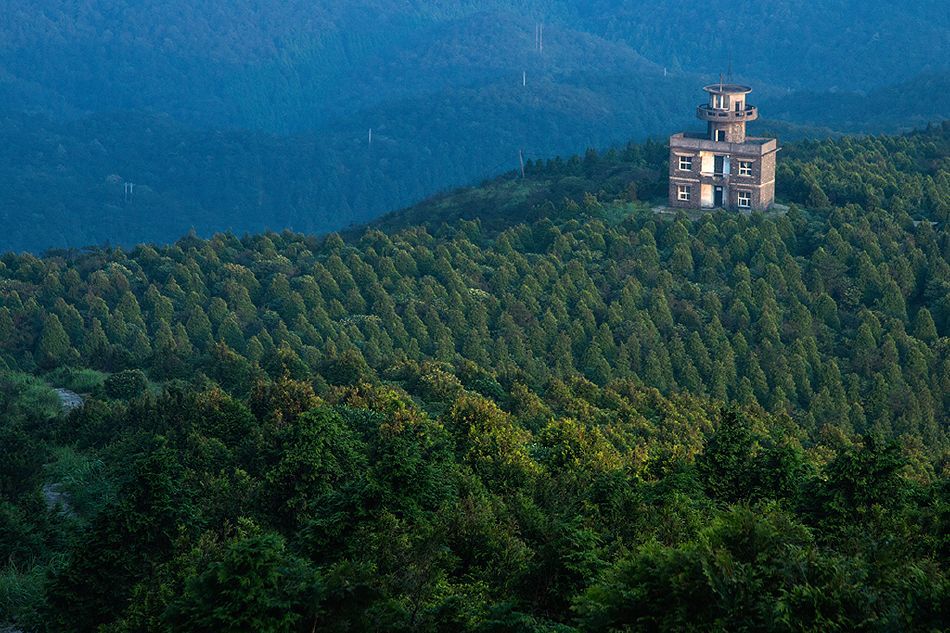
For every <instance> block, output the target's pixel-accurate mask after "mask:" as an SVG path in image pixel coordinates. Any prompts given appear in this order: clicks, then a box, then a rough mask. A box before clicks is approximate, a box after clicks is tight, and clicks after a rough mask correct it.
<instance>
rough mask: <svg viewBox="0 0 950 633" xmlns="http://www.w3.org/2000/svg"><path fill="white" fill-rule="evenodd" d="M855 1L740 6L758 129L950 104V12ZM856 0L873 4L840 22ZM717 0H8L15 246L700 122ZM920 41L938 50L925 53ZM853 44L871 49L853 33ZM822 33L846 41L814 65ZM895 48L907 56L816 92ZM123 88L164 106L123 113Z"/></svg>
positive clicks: (386, 203) (233, 215)
mask: <svg viewBox="0 0 950 633" xmlns="http://www.w3.org/2000/svg"><path fill="white" fill-rule="evenodd" d="M542 4H543V5H544V6H543V7H542ZM844 4H845V5H847V6H844V7H837V8H836V9H834V10H831V9H828V8H820V7H804V8H803V7H800V6H799V3H797V2H782V3H773V4H772V5H770V7H771V9H770V10H771V11H773V12H774V14H775V15H779V16H783V19H782V20H766V19H765V17H766V16H765V15H764V14H763V13H762V10H761V9H760V8H758V6H757V5H755V6H753V5H751V4H748V5H747V4H745V3H740V4H738V5H735V6H733V7H732V8H731V11H733V12H734V14H735V15H736V20H735V22H734V24H733V23H730V25H729V26H728V28H729V29H739V31H741V32H742V33H744V35H743V36H742V38H740V39H739V40H737V41H739V42H741V45H742V46H743V47H754V48H755V49H756V50H757V51H758V53H757V54H756V55H754V56H751V57H748V58H747V59H745V60H742V59H735V60H734V64H733V67H734V70H735V71H736V78H737V79H741V80H745V81H749V82H751V83H753V84H754V86H755V89H756V92H755V93H754V97H755V100H756V102H757V103H759V104H760V105H761V107H762V108H761V111H762V113H763V115H764V116H765V117H767V118H768V119H769V122H767V123H766V124H764V125H762V126H760V129H762V130H769V131H774V132H777V133H778V134H780V135H781V136H782V138H783V139H786V140H788V139H790V138H797V137H802V136H827V135H834V134H836V133H840V132H842V131H847V132H881V131H895V130H905V129H908V128H910V127H913V126H918V125H923V124H925V123H926V122H928V121H932V120H942V119H944V118H947V117H950V109H948V108H950V102H948V101H947V99H946V98H945V95H946V83H947V77H948V76H950V75H948V73H947V71H946V70H944V71H940V70H936V71H934V72H929V73H927V74H924V75H918V79H916V80H908V79H907V76H909V75H910V73H920V72H922V71H925V70H926V69H928V68H932V67H934V66H935V65H939V64H940V63H941V62H940V60H941V59H943V58H946V56H945V55H944V56H941V55H939V54H937V53H939V52H940V51H941V50H943V49H944V48H945V44H942V43H941V41H940V38H939V36H938V35H939V33H941V32H942V31H940V28H941V25H942V24H943V20H945V18H944V16H942V15H935V14H936V13H939V12H938V11H935V10H934V9H935V8H934V7H932V6H930V5H928V4H927V3H914V4H913V5H912V7H910V8H907V7H904V8H901V9H896V10H895V12H894V13H893V17H892V19H891V22H892V23H889V25H888V28H889V29H891V30H890V31H889V32H892V33H895V34H898V33H903V34H904V35H903V37H904V42H910V41H913V42H915V47H908V46H906V45H905V44H904V43H899V42H895V41H894V40H890V39H883V40H882V39H880V38H879V39H878V40H873V41H872V40H871V39H868V38H867V37H865V36H866V32H865V31H866V30H867V29H870V28H872V27H874V26H875V25H877V26H881V25H882V24H883V21H884V16H882V15H879V13H878V12H875V11H874V10H872V9H870V8H866V7H864V8H862V7H857V6H856V5H857V3H853V2H850V1H849V2H846V3H844ZM852 5H855V6H852ZM852 9H853V10H854V13H853V15H854V16H861V17H862V20H863V21H862V23H861V27H860V28H855V29H848V28H839V29H838V31H837V36H836V39H834V40H833V41H832V40H829V39H828V38H826V37H824V35H823V33H824V30H825V29H826V28H830V27H829V26H828V25H834V24H837V25H839V26H841V23H842V20H846V19H848V18H847V17H846V16H847V15H848V13H847V12H848V11H851V10H852ZM703 11H705V9H703ZM703 11H700V9H698V8H696V7H693V6H692V5H686V4H682V3H678V2H674V3H664V4H662V5H659V6H652V5H651V6H647V5H646V4H644V3H640V2H616V1H615V2H595V3H592V4H591V3H583V4H582V3H579V2H563V1H562V2H554V3H540V2H530V1H526V2H512V1H501V0H496V1H492V2H479V3H476V2H459V1H446V2H438V3H432V2H394V1H393V0H376V1H374V2H370V1H367V0H358V1H356V2H347V3H329V2H322V3H316V4H313V3H309V2H302V1H292V2H282V3H270V2H258V1H252V0H240V1H239V2H222V1H211V2H197V1H196V0H187V1H186V0H179V1H177V2H166V3H159V2H145V3H142V2H118V3H111V2H110V3H106V2H102V1H99V0H85V1H83V2H79V1H76V0H71V1H68V2H52V1H51V0H40V1H38V2H24V1H22V0H13V1H12V2H11V3H10V7H9V10H8V11H7V13H6V14H5V16H4V17H5V19H4V20H0V104H2V106H0V107H2V108H3V109H4V110H7V111H10V112H11V113H12V114H11V116H10V117H7V118H6V119H4V120H3V121H2V122H0V140H3V141H4V145H5V147H4V149H3V150H0V151H2V152H5V155H6V159H7V160H6V163H5V165H6V166H5V167H4V178H5V182H6V183H9V184H8V185H7V186H6V187H4V188H3V190H2V191H0V210H2V211H0V213H2V214H3V217H4V219H5V220H6V221H7V222H8V223H9V224H10V225H11V226H12V227H13V228H12V229H11V230H9V231H7V232H6V233H5V234H4V235H2V236H0V250H3V249H22V248H28V249H34V250H42V249H43V248H47V247H67V246H83V245H87V244H90V243H100V242H103V241H106V240H108V241H111V242H113V243H123V244H126V243H134V242H140V241H168V240H173V239H175V238H177V237H178V236H179V235H181V234H182V233H183V232H185V231H187V230H188V229H189V228H191V227H195V228H196V229H197V230H198V231H199V232H201V233H203V234H207V233H210V232H213V231H215V230H222V229H233V230H235V231H238V232H243V231H259V230H263V229H264V228H275V229H279V228H285V227H288V228H294V229H296V230H301V231H324V230H329V229H335V228H340V227H345V226H347V225H350V224H352V223H359V222H364V221H366V220H368V219H371V218H373V217H376V216H378V215H379V214H381V213H384V212H386V211H389V210H391V209H394V208H399V207H402V206H405V205H408V204H411V203H413V202H415V201H418V200H421V199H423V198H424V197H426V196H428V195H431V194H433V193H434V192H438V191H440V190H444V189H446V188H450V187H454V186H458V185H462V184H466V183H471V182H473V181H475V180H478V179H480V178H484V177H488V176H491V175H493V174H497V173H499V172H501V171H505V170H508V169H512V168H515V167H517V165H518V156H519V151H524V153H525V155H526V157H528V158H545V157H551V156H554V155H556V154H570V153H575V152H579V151H583V149H584V148H586V147H601V148H602V147H607V146H611V145H617V144H621V143H624V142H626V141H627V140H629V139H637V140H639V139H644V138H647V137H656V138H664V137H666V136H667V135H668V134H669V133H670V132H671V131H673V130H676V129H680V128H682V127H684V126H688V125H693V124H696V126H698V122H695V121H694V120H693V118H692V112H693V107H694V106H695V104H696V102H697V101H699V100H700V99H701V98H702V93H701V92H700V91H699V87H700V86H701V85H702V84H703V83H704V82H706V81H709V80H712V79H713V78H714V77H715V76H716V75H717V74H718V71H720V70H723V69H725V68H726V67H727V66H728V64H727V63H726V61H727V58H728V55H726V52H724V51H725V49H724V48H722V47H723V46H725V45H724V44H722V45H716V46H718V48H717V47H716V46H713V45H712V44H711V43H710V42H718V41H719V40H721V39H723V38H721V37H719V35H720V34H721V32H722V29H723V28H726V26H722V25H719V23H718V22H716V23H713V22H710V21H707V20H704V19H700V18H701V17H702V16H703V15H704V13H703ZM809 20H811V21H814V22H816V23H820V24H818V25H817V26H816V25H814V24H810V23H809V22H808V21H809ZM540 21H544V22H545V29H544V52H543V54H541V53H540V51H538V50H537V48H536V45H535V37H536V32H535V28H536V25H537V24H538V23H539V22H540ZM755 21H760V22H761V28H760V29H756V30H754V32H753V30H751V29H750V28H749V25H750V24H751V23H753V22H755ZM677 25H680V26H677ZM805 27H807V28H805ZM912 27H916V28H917V31H916V33H917V34H918V36H915V37H917V39H913V38H911V37H910V35H909V34H908V33H909V29H912ZM684 30H686V31H688V33H689V34H690V35H689V36H688V37H686V36H684V34H683V31H684ZM935 33H937V34H938V35H935ZM717 38H718V39H717ZM770 38H771V39H770ZM862 38H863V39H862ZM726 41H732V40H729V39H728V38H726ZM770 42H772V43H770ZM774 42H781V43H782V46H780V47H777V46H774V45H773V44H774ZM862 42H863V43H862ZM674 43H675V44H676V46H673V44H674ZM849 43H850V44H849ZM917 43H919V45H920V46H921V47H924V48H928V49H929V50H930V51H931V52H932V53H933V54H930V55H929V56H927V59H926V60H920V59H918V57H917V52H916V50H917V49H916V44H917ZM849 45H850V46H852V48H853V50H855V51H863V53H864V55H865V57H864V59H861V60H858V59H855V58H853V57H851V56H848V55H841V54H838V53H840V47H842V46H849ZM671 47H672V48H671ZM862 47H863V48H862ZM869 47H870V48H869ZM907 48H914V50H913V51H909V52H905V51H904V49H907ZM674 49H675V50H674ZM744 50H745V49H744ZM823 52H824V53H827V54H833V53H834V54H835V55H836V63H835V64H827V63H826V62H824V61H823V62H822V63H821V64H818V61H817V60H818V58H820V57H821V55H822V54H823ZM816 56H817V57H816ZM868 59H874V63H873V64H869V63H868V61H867V60H868ZM898 61H899V62H900V63H901V64H902V66H901V68H902V69H903V70H902V71H901V72H904V71H906V73H908V75H907V76H903V75H901V74H900V73H897V72H894V73H892V75H893V76H885V75H882V76H880V77H877V78H875V81H873V82H870V85H865V84H864V83H855V82H852V83H848V82H845V83H844V85H846V86H851V87H852V88H853V89H856V88H860V89H861V90H863V91H864V92H861V93H858V92H846V91H839V92H837V93H834V94H831V93H828V92H819V91H820V90H821V89H823V88H825V87H827V86H829V85H835V84H838V83H842V81H841V80H840V78H841V77H852V78H857V77H859V76H861V74H860V73H861V72H863V71H862V70H861V68H868V67H870V68H880V69H886V68H892V69H893V68H895V66H894V64H895V63H897V62H898ZM858 66H860V67H861V68H858ZM807 78H817V79H816V80H815V81H810V80H809V81H808V82H807V85H808V87H809V88H810V89H811V91H810V92H807V93H795V92H793V93H791V94H789V92H788V89H787V86H789V85H791V86H800V85H803V82H800V81H799V80H803V79H807ZM908 81H910V82H911V83H908ZM885 84H887V86H885ZM892 84H894V85H896V87H888V86H890V85H892ZM882 86H883V87H882ZM898 104H899V107H896V106H897V105H898ZM22 111H28V112H40V113H43V114H44V115H45V117H46V118H33V119H23V118H20V116H19V115H17V114H16V112H22ZM128 111H131V112H139V113H141V112H147V113H148V116H141V115H134V116H128V115H126V114H121V115H117V114H116V113H117V112H128ZM150 117H152V118H155V121H154V122H151V121H150ZM149 129H153V131H154V129H160V130H161V133H159V134H156V133H148V130H149ZM370 129H372V130H373V139H374V140H373V145H372V147H370V146H369V130H370ZM209 130H215V131H209ZM246 130H251V131H259V132H267V133H269V134H265V133H260V134H258V133H256V132H253V133H252V132H245V131H246ZM275 134H281V135H283V136H282V137H277V136H274V135H275ZM60 145H62V146H63V149H64V150H65V152H61V151H60V150H59V146H60ZM179 146H181V147H182V149H179ZM196 152H200V153H196ZM112 175H118V176H119V177H120V178H121V179H122V180H123V181H124V180H128V181H131V182H135V183H137V184H138V185H140V187H141V188H140V192H141V193H142V195H140V196H138V197H137V198H136V201H135V204H133V205H131V206H129V205H126V204H125V203H122V204H118V205H117V204H116V193H115V191H114V189H115V187H112V188H110V187H106V186H105V185H104V184H103V183H104V182H105V179H106V178H107V177H110V176H112ZM116 186H118V187H120V188H121V184H119V185H116ZM146 188H147V189H146ZM146 194H147V195H146ZM149 196H151V197H149ZM120 200H121V196H120ZM137 205H145V206H144V208H141V207H139V206H137Z"/></svg>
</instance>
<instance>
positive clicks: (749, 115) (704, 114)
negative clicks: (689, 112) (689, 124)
mask: <svg viewBox="0 0 950 633" xmlns="http://www.w3.org/2000/svg"><path fill="white" fill-rule="evenodd" d="M696 116H697V117H698V118H700V119H702V120H703V121H723V122H726V121H748V120H752V119H756V118H758V116H759V110H758V108H756V107H755V106H750V105H747V106H745V108H743V109H742V110H723V109H719V108H714V107H712V106H711V105H709V104H708V103H704V104H703V105H701V106H699V107H698V108H696Z"/></svg>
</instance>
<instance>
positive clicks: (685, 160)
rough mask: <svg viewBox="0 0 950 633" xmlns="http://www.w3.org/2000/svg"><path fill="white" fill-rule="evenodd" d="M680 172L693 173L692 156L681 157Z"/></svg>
mask: <svg viewBox="0 0 950 633" xmlns="http://www.w3.org/2000/svg"><path fill="white" fill-rule="evenodd" d="M680 170H682V171H692V170H693V157H692V156H680Z"/></svg>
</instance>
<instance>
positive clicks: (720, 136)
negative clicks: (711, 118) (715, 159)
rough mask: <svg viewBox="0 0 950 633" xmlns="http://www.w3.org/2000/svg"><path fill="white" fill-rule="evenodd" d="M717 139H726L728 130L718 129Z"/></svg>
mask: <svg viewBox="0 0 950 633" xmlns="http://www.w3.org/2000/svg"><path fill="white" fill-rule="evenodd" d="M716 140H717V141H724V140H726V131H725V130H716Z"/></svg>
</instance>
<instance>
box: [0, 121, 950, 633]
mask: <svg viewBox="0 0 950 633" xmlns="http://www.w3.org/2000/svg"><path fill="white" fill-rule="evenodd" d="M948 140H950V126H947V125H943V126H939V127H935V128H932V129H929V130H927V131H925V132H921V133H918V134H914V135H910V136H905V137H899V138H867V139H862V140H856V139H842V140H839V141H825V142H815V143H805V144H800V145H795V146H792V147H789V148H788V149H787V153H786V155H785V156H784V157H783V161H782V163H781V173H780V178H781V182H782V187H783V191H782V195H784V196H785V198H786V199H787V200H789V201H791V202H793V204H792V206H791V208H790V209H789V211H788V213H787V214H769V215H768V216H763V215H759V214H756V215H752V216H746V215H735V214H725V213H717V214H703V215H697V216H693V217H687V216H686V215H683V214H680V215H677V216H664V215H657V214H655V213H654V212H653V211H651V210H650V208H649V207H648V206H645V205H643V204H641V203H639V202H637V201H636V200H637V198H638V197H640V196H641V195H652V194H651V193H650V192H654V193H655V192H658V191H662V189H663V187H664V186H665V185H664V182H663V178H662V176H661V174H662V167H663V164H662V161H663V158H662V154H663V150H662V147H661V146H657V145H655V144H648V145H644V146H637V145H631V146H629V147H627V148H625V149H623V150H620V151H616V152H610V153H607V154H605V155H597V154H595V153H593V152H591V153H589V154H588V155H587V156H586V157H583V158H572V159H569V160H555V161H550V162H547V163H531V164H530V165H529V167H528V172H529V177H528V178H526V179H525V180H523V181H521V180H512V179H510V178H504V179H500V180H498V181H496V182H494V183H489V184H487V185H486V186H485V187H483V188H479V189H475V190H467V191H462V192H459V193H456V194H453V195H451V196H446V197H443V198H440V199H437V200H433V201H431V202H429V203H427V204H426V205H424V206H422V207H420V208H418V209H414V210H410V211H407V212H404V213H401V214H397V215H394V216H391V217H389V218H386V219H385V220H384V221H383V222H382V223H381V224H380V225H379V226H378V227H371V228H370V229H367V230H365V231H362V232H359V233H355V234H353V235H351V236H346V239H345V240H344V239H342V238H341V237H340V236H338V235H330V236H328V237H326V238H313V237H307V236H303V235H298V234H293V233H289V232H285V233H281V234H274V233H270V234H265V235H257V236H250V237H246V238H241V239H239V238H237V237H235V236H233V235H230V234H220V235H217V236H215V237H213V238H211V239H209V240H202V239H199V238H197V237H193V236H192V237H187V238H185V239H182V240H180V241H179V242H178V243H176V244H174V245H171V246H166V247H155V246H141V247H137V248H135V249H132V250H129V251H126V250H122V249H101V250H96V251H91V252H86V253H82V254H78V253H60V254H51V255H49V256H46V257H43V258H38V257H35V256H32V255H14V254H8V255H6V256H3V257H2V259H0V290H2V294H0V351H2V362H3V364H4V365H5V367H6V371H4V372H3V373H2V379H0V433H2V434H3V438H2V442H0V446H2V452H3V459H0V548H2V550H0V556H2V558H3V560H4V561H7V562H6V567H5V568H4V570H3V572H2V575H0V613H6V614H9V615H6V618H7V619H10V620H12V621H14V622H15V623H16V624H17V625H18V626H20V627H23V628H27V629H37V630H44V629H45V630H75V631H91V630H101V631H115V632H118V631H141V630H183V631H207V630H234V631H238V630H266V631H311V630H329V631H366V630H369V631H373V630H375V631H410V630H421V631H524V630H527V631H564V632H569V631H623V630H637V631H641V630H642V631H656V630H669V631H673V630H697V631H706V630H776V631H780V630H809V631H830V630H871V631H889V630H919V631H937V630H941V628H943V627H944V626H945V621H944V619H943V618H944V616H945V614H944V612H943V609H944V608H945V605H946V602H947V597H948V596H947V594H948V578H947V572H946V568H945V561H946V560H947V559H948V552H947V541H946V534H947V532H948V525H947V518H948V516H950V514H948V511H947V507H948V506H947V501H948V499H947V492H948V487H947V481H948V480H947V468H948V462H947V456H948V448H950V444H948V438H947V427H946V420H947V417H948V410H950V345H948V340H950V339H948V335H950V263H948V256H950V232H948V228H947V219H948V208H947V204H948V200H950V177H948V164H947V161H948V155H950V154H948V151H947V144H948ZM427 216H428V220H429V221H423V220H425V219H426V217H427ZM433 218H435V219H433ZM379 227H385V228H386V231H385V232H384V231H383V230H380V228H379ZM24 374H33V375H35V376H43V377H44V378H45V380H46V381H48V382H49V383H51V384H54V385H56V386H65V387H68V388H72V389H74V390H77V391H81V392H83V393H85V394H87V399H86V402H85V405H84V406H83V407H82V408H81V409H79V410H77V411H74V412H72V413H70V414H69V415H68V416H63V415H57V414H55V413H53V412H52V411H51V410H50V402H53V403H55V400H51V393H50V392H49V391H48V390H46V389H45V388H44V387H43V384H42V383H41V382H39V381H38V380H37V379H36V378H30V377H29V376H26V375H24ZM44 403H45V404H44Z"/></svg>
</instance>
